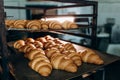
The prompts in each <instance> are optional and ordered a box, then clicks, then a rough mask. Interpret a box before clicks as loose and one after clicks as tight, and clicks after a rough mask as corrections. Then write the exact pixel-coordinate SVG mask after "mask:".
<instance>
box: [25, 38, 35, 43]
mask: <svg viewBox="0 0 120 80" xmlns="http://www.w3.org/2000/svg"><path fill="white" fill-rule="evenodd" d="M34 42H35V40H34V39H33V38H26V39H25V43H26V44H29V43H34Z"/></svg>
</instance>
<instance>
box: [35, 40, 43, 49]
mask: <svg viewBox="0 0 120 80" xmlns="http://www.w3.org/2000/svg"><path fill="white" fill-rule="evenodd" d="M33 44H34V45H35V47H36V48H43V44H42V43H41V42H40V41H35V42H33Z"/></svg>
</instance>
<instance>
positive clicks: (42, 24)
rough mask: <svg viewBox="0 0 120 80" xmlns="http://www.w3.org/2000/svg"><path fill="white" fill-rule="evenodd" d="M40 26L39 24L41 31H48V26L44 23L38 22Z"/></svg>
mask: <svg viewBox="0 0 120 80" xmlns="http://www.w3.org/2000/svg"><path fill="white" fill-rule="evenodd" d="M40 24H41V30H48V27H49V26H48V24H47V23H46V21H43V20H40Z"/></svg>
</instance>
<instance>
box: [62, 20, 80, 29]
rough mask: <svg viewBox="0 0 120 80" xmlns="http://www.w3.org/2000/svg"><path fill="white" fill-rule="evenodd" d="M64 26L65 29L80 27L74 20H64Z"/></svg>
mask: <svg viewBox="0 0 120 80" xmlns="http://www.w3.org/2000/svg"><path fill="white" fill-rule="evenodd" d="M62 27H63V29H74V28H78V26H77V25H76V24H75V23H74V22H70V21H64V22H63V23H62Z"/></svg>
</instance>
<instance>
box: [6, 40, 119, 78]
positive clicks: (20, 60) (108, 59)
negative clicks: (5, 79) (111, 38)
mask: <svg viewBox="0 0 120 80" xmlns="http://www.w3.org/2000/svg"><path fill="white" fill-rule="evenodd" d="M12 45H13V42H9V43H8V47H9V48H10V49H11V51H12V53H13V54H12V55H11V56H10V61H11V62H12V65H13V67H14V73H15V77H16V79H17V80H75V79H74V78H76V77H80V76H82V75H83V74H87V73H92V72H93V71H97V70H100V69H102V68H104V67H105V66H107V65H109V64H112V63H113V62H116V61H118V60H120V57H118V56H114V55H110V54H107V53H101V52H99V51H96V50H94V51H95V52H96V53H97V54H98V55H99V56H100V57H101V58H102V59H103V60H104V64H103V65H94V64H88V63H83V64H82V66H80V67H78V71H77V72H76V73H70V72H66V71H62V70H52V73H51V74H50V75H49V76H48V77H43V76H41V75H40V74H38V73H37V72H35V71H33V70H32V69H31V68H30V67H29V66H28V62H29V60H28V59H26V58H24V56H23V53H20V52H18V51H17V50H16V49H14V48H13V46H12ZM74 46H75V47H76V49H77V50H80V49H82V48H83V46H80V45H76V44H74Z"/></svg>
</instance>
